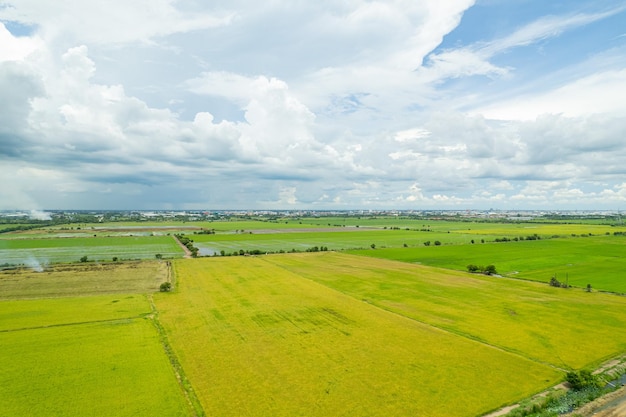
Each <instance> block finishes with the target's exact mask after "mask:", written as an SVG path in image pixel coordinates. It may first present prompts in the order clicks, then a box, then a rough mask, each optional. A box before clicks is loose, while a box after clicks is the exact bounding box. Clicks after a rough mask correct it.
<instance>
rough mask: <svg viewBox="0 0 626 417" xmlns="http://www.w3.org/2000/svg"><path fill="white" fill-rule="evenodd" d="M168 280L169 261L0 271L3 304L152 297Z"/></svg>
mask: <svg viewBox="0 0 626 417" xmlns="http://www.w3.org/2000/svg"><path fill="white" fill-rule="evenodd" d="M168 279H169V270H168V267H167V264H166V261H142V262H138V261H132V262H115V263H114V262H109V263H79V264H69V265H67V264H57V265H47V266H43V265H39V267H38V268H34V267H30V268H22V269H15V270H6V271H0V300H17V299H32V298H52V297H85V296H90V295H98V294H120V293H121V294H134V293H150V292H154V291H158V289H159V285H161V283H163V282H165V281H167V280H168Z"/></svg>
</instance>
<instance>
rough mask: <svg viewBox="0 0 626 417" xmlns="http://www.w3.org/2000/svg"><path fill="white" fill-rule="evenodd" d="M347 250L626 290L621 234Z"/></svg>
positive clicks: (625, 247) (625, 242)
mask: <svg viewBox="0 0 626 417" xmlns="http://www.w3.org/2000/svg"><path fill="white" fill-rule="evenodd" d="M350 253H353V254H358V255H364V256H370V257H377V258H384V259H394V260H400V261H404V262H411V263H420V264H424V265H431V266H437V267H442V268H450V269H457V270H466V267H467V265H469V264H474V265H489V264H493V265H495V266H496V268H497V270H498V273H499V274H502V275H506V276H511V277H516V278H524V279H531V280H536V281H540V282H545V283H547V282H549V281H550V278H551V277H552V276H554V275H555V274H556V276H557V279H559V280H560V281H563V282H564V281H565V280H566V278H567V280H568V282H569V284H570V285H574V286H578V287H585V286H586V285H587V284H591V285H592V287H593V288H596V289H602V290H606V291H613V292H618V293H626V280H624V278H623V271H624V269H626V236H606V235H602V236H593V237H585V238H582V237H579V238H568V239H548V240H537V241H523V242H506V243H491V244H475V245H463V246H439V247H434V246H430V247H415V248H392V249H377V250H364V251H351V252H350Z"/></svg>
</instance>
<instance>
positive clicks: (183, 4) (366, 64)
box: [0, 0, 626, 212]
mask: <svg viewBox="0 0 626 417" xmlns="http://www.w3.org/2000/svg"><path fill="white" fill-rule="evenodd" d="M624 28H626V1H624V0H621V1H615V0H594V1H590V0H571V1H568V2H542V1H539V0H476V1H474V0H459V1H454V2H442V1H440V0H426V1H420V2H414V1H409V0H392V1H385V2H372V1H366V0H356V1H352V2H330V1H322V2H305V3H293V2H289V1H285V0H280V1H274V2H272V3H271V4H263V3H259V2H251V1H249V0H239V1H232V2H211V3H210V4H208V5H207V4H205V3H202V2H196V1H191V0H178V1H173V0H151V1H149V2H148V1H145V2H144V1H132V2H129V1H122V0H106V1H105V0H91V1H89V2H82V3H81V2H79V3H76V2H70V1H69V0H59V1H55V2H41V1H34V0H6V1H4V2H3V3H2V4H0V97H1V98H2V105H1V106H2V107H1V108H0V109H1V111H0V175H1V176H2V178H3V180H4V181H3V186H2V187H0V210H7V209H9V210H10V209H20V210H36V211H37V210H38V211H42V212H43V211H44V210H46V209H57V210H65V209H85V210H96V209H115V210H118V209H119V210H124V209H134V210H201V209H216V210H221V209H231V210H236V209H258V210H262V209H266V210H292V209H293V210H298V209H304V210H350V209H364V210H368V209H373V210H378V209H398V210H407V209H415V210H465V209H470V210H486V209H489V208H492V207H493V208H498V209H500V210H535V209H536V210H613V211H618V210H620V209H623V208H624V207H626V165H625V164H624V161H626V140H624V132H626V100H624V97H626V29H624Z"/></svg>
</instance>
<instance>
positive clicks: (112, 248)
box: [0, 236, 183, 265]
mask: <svg viewBox="0 0 626 417" xmlns="http://www.w3.org/2000/svg"><path fill="white" fill-rule="evenodd" d="M157 253H160V254H162V255H163V257H181V256H182V255H183V250H182V249H181V248H180V247H179V246H178V244H177V243H176V242H175V241H174V238H173V237H171V236H149V237H139V236H135V237H89V238H87V237H77V238H50V239H0V264H5V263H8V264H12V265H18V264H24V265H30V264H45V263H58V262H78V261H79V259H80V258H81V257H83V256H87V257H88V259H89V260H95V261H110V260H111V259H113V257H118V258H119V259H154V257H155V255H156V254H157Z"/></svg>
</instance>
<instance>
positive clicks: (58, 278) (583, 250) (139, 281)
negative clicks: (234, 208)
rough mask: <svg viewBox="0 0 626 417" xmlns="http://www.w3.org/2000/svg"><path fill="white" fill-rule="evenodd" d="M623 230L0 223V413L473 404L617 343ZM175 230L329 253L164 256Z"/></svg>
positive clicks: (479, 407)
mask: <svg viewBox="0 0 626 417" xmlns="http://www.w3.org/2000/svg"><path fill="white" fill-rule="evenodd" d="M624 230H625V228H624V227H623V226H616V225H613V226H610V225H607V224H600V223H599V222H589V223H584V222H581V223H577V224H557V223H539V222H534V223H493V222H468V221H449V220H445V221H442V220H422V219H419V220H418V219H394V218H362V219H359V218H319V219H315V218H302V219H286V220H284V221H267V220H266V221H254V220H234V221H211V222H208V221H207V222H182V221H164V222H153V223H150V222H125V223H115V222H113V223H93V224H81V225H80V228H78V226H77V225H55V226H48V227H45V228H42V229H34V230H25V231H13V232H9V233H6V234H0V264H13V265H15V264H21V265H22V267H19V268H14V267H13V268H8V270H5V271H3V272H0V344H1V345H2V346H3V351H2V353H0V359H1V360H3V362H8V361H13V363H11V364H10V366H6V367H5V368H4V369H3V370H2V371H0V384H2V387H1V388H0V394H4V395H3V396H4V398H7V397H10V398H11V400H10V401H7V402H6V403H5V404H3V405H0V415H28V413H29V412H31V414H32V413H34V414H32V415H41V414H46V413H45V412H44V411H42V410H44V407H45V405H42V404H48V408H46V409H45V410H52V412H53V414H54V415H59V416H64V415H84V414H94V413H96V414H97V413H101V414H105V415H111V416H113V417H115V416H118V415H119V416H126V415H138V416H143V415H145V416H148V415H167V416H170V415H172V416H178V415H180V416H188V415H189V416H191V415H194V414H195V415H202V414H203V413H204V414H205V415H219V416H229V415H233V416H238V415H255V416H256V415H272V416H281V415H283V416H291V415H309V416H316V415H320V416H321V415H348V414H349V415H373V416H376V415H429V416H459V417H462V416H467V417H474V416H479V415H482V414H484V413H486V412H489V411H491V410H494V409H496V408H498V407H500V406H502V405H506V404H510V403H513V402H516V401H519V400H521V399H524V398H527V397H529V396H530V395H532V394H534V393H537V392H539V391H541V390H543V389H545V388H547V387H550V386H553V385H554V384H556V383H558V382H560V381H562V380H563V377H564V375H565V372H566V371H567V370H570V369H582V368H590V369H591V368H594V367H596V366H598V365H599V364H600V363H602V362H603V361H605V360H607V359H610V358H613V357H616V356H618V355H621V354H623V353H624V352H626V335H624V332H623V328H624V326H625V325H626V315H625V314H624V311H626V298H624V297H620V296H616V295H611V294H605V293H601V292H599V291H598V290H605V291H612V292H616V293H624V292H626V287H624V285H626V284H624V279H623V277H622V276H621V272H622V271H623V270H624V267H625V266H626V265H625V264H624V262H625V261H624V253H625V252H624V248H625V245H626V237H624V236H623V235H622V234H621V233H623V232H624ZM209 231H210V232H209ZM175 232H180V233H185V234H186V236H188V237H189V238H191V239H192V240H193V244H194V245H195V246H196V247H198V248H200V255H220V253H221V251H224V254H225V255H235V254H237V255H240V254H241V253H245V251H252V250H256V251H258V252H259V253H266V252H268V253H277V252H292V251H293V252H306V251H307V250H309V249H310V248H314V247H317V248H318V249H319V248H322V247H324V248H325V249H326V248H328V249H329V251H326V250H322V251H320V252H319V253H290V254H276V255H267V256H236V257H235V256H211V257H210V258H204V259H177V258H182V256H183V251H182V249H181V248H180V246H179V245H178V244H177V243H176V241H175V240H174V238H173V237H172V236H168V234H173V233H175ZM131 234H132V236H130V235H131ZM94 235H95V236H94ZM527 236H530V237H532V239H533V240H526V238H525V237H527ZM556 236H559V237H556ZM503 237H507V241H506V242H500V243H495V242H494V241H495V240H496V239H501V238H503ZM514 238H516V239H515V240H513V239H514ZM472 241H474V243H472ZM483 241H484V243H482V242H483ZM425 242H431V244H430V245H429V246H426V245H425ZM435 242H439V244H436V243H435ZM358 248H361V249H358ZM333 250H337V251H339V252H332V251H333ZM156 254H161V255H162V256H163V257H165V258H171V259H173V261H159V260H155V255H156ZM82 257H86V258H87V260H86V261H84V262H83V261H79V260H80V259H81V258H82ZM114 258H117V260H116V261H115V262H114V261H113V259H114ZM131 259H136V260H131ZM170 262H171V264H172V266H173V268H174V270H175V271H174V272H175V273H174V274H173V275H172V274H171V271H170V268H169V263H170ZM468 264H476V265H488V264H495V265H496V267H497V270H498V275H499V276H485V275H482V274H469V273H468V272H466V267H467V265H468ZM554 275H556V276H557V277H558V278H559V279H560V280H562V281H565V279H566V277H567V280H568V283H569V284H570V285H574V287H572V288H568V289H564V288H554V287H550V286H548V285H547V281H548V280H549V279H550V277H551V276H554ZM512 278H515V279H512ZM174 279H176V280H174ZM166 281H171V282H173V283H174V284H175V285H174V291H172V292H171V293H159V292H158V290H159V285H160V284H161V283H163V282H166ZM533 281H538V282H533ZM588 283H589V284H591V285H592V286H593V291H592V292H586V291H584V290H583V289H584V288H585V286H586V285H587V284H588ZM151 300H154V303H151ZM5 346H6V349H4V347H5ZM21 351H24V352H27V353H26V354H24V355H21ZM20 355H21V356H20ZM17 356H20V360H17V361H15V360H14V359H12V358H14V357H17ZM22 357H23V358H24V359H23V360H22V359H21V358H22ZM33 363H38V365H40V366H37V367H35V366H33V365H32V364H33ZM120 373H123V375H120ZM32 379H36V380H37V381H36V383H32V384H30V385H29V384H28V381H30V380H32ZM118 379H119V381H120V384H119V386H117V385H116V384H115V382H114V381H117V380H118ZM78 380H81V381H82V380H84V381H85V383H84V387H78V386H77V384H76V381H78ZM7 381H15V383H14V384H13V385H12V386H8V385H10V384H8V382H7ZM133 381H134V382H133ZM137 381H141V384H138V383H137ZM132 384H134V385H132ZM100 385H101V390H100V391H98V389H99V388H100ZM136 385H141V386H140V387H138V388H136ZM147 386H151V389H149V388H146V387H147ZM131 392H132V393H133V395H129V394H128V393H131ZM68 397H72V398H74V397H75V398H76V401H75V402H73V403H72V404H63V402H62V400H61V399H60V398H68ZM90 398H91V401H94V399H98V401H100V402H101V403H102V405H101V406H100V405H98V407H101V408H94V407H92V410H94V411H93V412H92V413H90V412H87V411H86V410H88V407H89V406H90V405H91V404H90V402H89V401H90ZM99 404H100V403H99ZM460 404H462V406H461V405H460ZM27 409H28V410H32V411H29V412H27V411H25V410H27ZM105 409H106V410H107V411H106V412H104V411H103V410H105ZM154 410H159V412H157V413H155V412H154Z"/></svg>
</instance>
